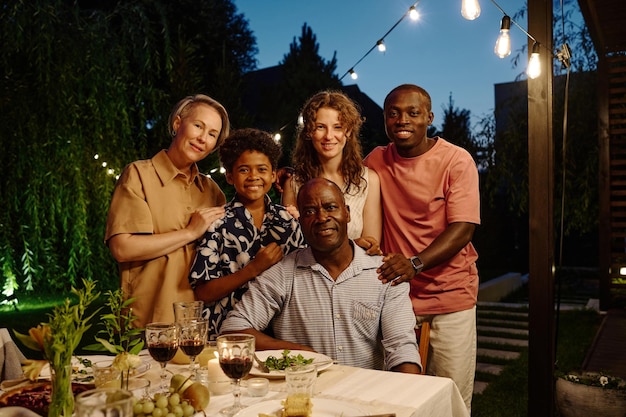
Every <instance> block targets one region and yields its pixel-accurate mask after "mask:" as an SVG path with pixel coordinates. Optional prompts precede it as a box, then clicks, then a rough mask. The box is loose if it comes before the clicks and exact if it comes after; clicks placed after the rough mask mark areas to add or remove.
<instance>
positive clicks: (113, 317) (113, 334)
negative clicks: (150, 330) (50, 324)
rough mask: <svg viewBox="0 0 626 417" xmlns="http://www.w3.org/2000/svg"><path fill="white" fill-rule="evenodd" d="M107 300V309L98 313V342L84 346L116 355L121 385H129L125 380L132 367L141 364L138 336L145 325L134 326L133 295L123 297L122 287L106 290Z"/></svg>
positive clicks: (123, 386) (115, 363)
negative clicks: (99, 325)
mask: <svg viewBox="0 0 626 417" xmlns="http://www.w3.org/2000/svg"><path fill="white" fill-rule="evenodd" d="M106 295H107V297H108V300H107V302H106V303H105V306H106V307H107V308H108V311H107V312H105V313H104V314H102V316H101V317H100V319H101V321H102V323H103V324H104V329H102V330H100V331H98V333H97V334H96V340H97V341H98V342H99V343H96V344H92V345H89V346H86V347H85V349H86V350H93V351H100V352H109V353H112V354H114V355H115V358H114V359H113V363H112V365H111V366H112V367H113V368H115V369H117V370H119V371H120V374H121V387H122V388H124V389H128V381H129V379H130V376H131V372H132V370H133V369H134V368H136V367H137V366H139V365H140V364H141V358H140V357H139V352H140V351H141V349H143V346H144V341H143V338H142V337H141V336H142V335H143V332H144V329H141V328H135V327H133V322H134V321H135V320H136V319H137V316H135V315H134V314H133V309H132V308H131V307H130V305H131V304H132V303H133V301H135V299H134V298H126V296H125V294H124V291H123V290H122V289H121V288H118V289H117V290H115V291H110V290H109V291H107V293H106Z"/></svg>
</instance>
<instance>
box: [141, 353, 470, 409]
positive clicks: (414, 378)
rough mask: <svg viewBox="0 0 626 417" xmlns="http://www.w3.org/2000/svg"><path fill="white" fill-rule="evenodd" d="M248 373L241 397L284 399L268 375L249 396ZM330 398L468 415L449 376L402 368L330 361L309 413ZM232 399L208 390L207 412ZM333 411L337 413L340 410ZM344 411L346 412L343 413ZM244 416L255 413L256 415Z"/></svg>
mask: <svg viewBox="0 0 626 417" xmlns="http://www.w3.org/2000/svg"><path fill="white" fill-rule="evenodd" d="M159 369H160V367H159V364H158V363H157V362H154V361H153V363H152V366H151V367H150V370H149V371H148V372H147V373H146V374H145V376H144V377H145V378H149V379H150V380H151V384H152V386H156V385H157V384H158V382H159ZM166 369H167V370H168V371H170V372H172V374H176V373H183V374H185V373H188V372H189V365H185V364H174V363H169V364H167V366H166ZM253 376H254V377H258V376H262V375H258V374H255V375H249V376H248V377H247V378H244V379H243V380H242V381H241V402H242V403H243V404H244V405H245V406H254V405H256V404H260V403H262V402H267V401H279V400H284V399H285V398H286V397H287V392H286V391H287V387H286V384H285V379H284V378H276V377H272V378H268V379H269V392H268V393H267V394H266V395H264V396H262V397H257V396H252V395H250V393H248V390H247V381H248V380H249V379H250V378H251V377H253ZM316 399H320V400H328V401H330V400H332V401H334V402H336V403H342V404H347V405H352V406H353V408H354V409H358V410H361V411H362V414H363V415H378V414H388V413H393V414H395V415H396V417H469V413H468V410H467V407H466V406H465V403H464V401H463V398H462V397H461V394H460V392H459V390H458V388H457V387H456V384H455V383H454V382H453V381H452V380H451V379H450V378H442V377H436V376H429V375H415V374H406V373H401V372H391V371H379V370H372V369H363V368H356V367H352V366H345V365H339V364H334V365H332V366H330V367H328V368H327V369H324V370H322V371H320V372H319V373H318V376H317V380H316V382H315V388H314V396H313V417H315V415H316V413H315V401H316ZM232 403H233V395H232V393H230V392H228V393H224V394H220V395H216V394H213V393H212V394H211V398H210V401H209V405H208V407H207V408H206V409H205V410H204V411H205V413H206V415H207V416H216V417H219V416H221V415H220V414H219V410H220V409H222V408H224V407H227V406H229V405H231V404H232ZM341 414H342V413H341V412H339V411H338V412H337V414H336V415H337V416H338V417H339V416H341ZM345 415H346V413H344V417H345ZM245 417H258V416H257V415H256V414H255V415H254V416H247V415H246V416H245Z"/></svg>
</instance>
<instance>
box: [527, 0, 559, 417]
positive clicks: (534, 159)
mask: <svg viewBox="0 0 626 417" xmlns="http://www.w3.org/2000/svg"><path fill="white" fill-rule="evenodd" d="M528 31H529V33H532V34H533V36H534V37H535V38H536V40H537V41H538V42H539V43H540V44H541V45H542V48H541V50H540V51H541V52H540V53H541V76H539V77H538V78H536V79H534V80H531V79H529V80H528V182H529V255H530V259H529V314H528V320H529V329H528V330H529V337H528V361H529V366H528V368H529V369H528V415H529V416H534V417H539V416H546V417H549V416H552V415H553V411H554V376H553V374H554V358H555V352H554V348H555V343H554V331H555V330H554V327H555V315H554V225H553V215H554V211H553V207H554V197H553V190H554V142H553V139H552V138H553V136H552V82H553V76H552V66H553V65H552V51H554V48H553V45H552V2H551V1H545V0H529V1H528ZM533 43H534V42H533V40H532V39H529V45H528V52H529V54H530V53H531V52H532V49H533Z"/></svg>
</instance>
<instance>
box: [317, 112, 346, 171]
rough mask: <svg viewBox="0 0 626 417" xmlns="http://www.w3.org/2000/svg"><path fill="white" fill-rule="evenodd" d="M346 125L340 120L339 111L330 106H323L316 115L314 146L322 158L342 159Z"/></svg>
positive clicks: (325, 159)
mask: <svg viewBox="0 0 626 417" xmlns="http://www.w3.org/2000/svg"><path fill="white" fill-rule="evenodd" d="M347 133H349V132H346V128H345V126H344V125H343V124H342V122H341V120H339V112H338V111H337V110H335V109H332V108H330V107H321V108H320V109H319V110H318V111H317V114H316V117H315V129H314V130H313V132H312V133H311V140H312V141H313V147H314V148H315V151H316V152H317V154H318V155H319V158H320V160H323V161H328V160H332V159H335V158H339V159H341V155H342V153H343V148H344V147H345V146H346V134H347Z"/></svg>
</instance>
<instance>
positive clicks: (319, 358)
mask: <svg viewBox="0 0 626 417" xmlns="http://www.w3.org/2000/svg"><path fill="white" fill-rule="evenodd" d="M256 355H257V356H258V357H259V359H261V360H262V361H264V360H265V359H267V358H268V357H270V356H275V357H277V358H282V356H283V350H282V349H280V350H258V351H256ZM297 355H302V356H303V357H304V358H305V359H311V358H313V362H312V364H313V365H315V364H316V363H321V362H324V364H323V365H322V366H320V367H318V368H317V370H318V372H319V371H323V370H324V369H328V368H330V367H331V366H333V359H332V358H330V357H328V356H326V355H322V354H321V353H315V352H309V351H307V350H292V351H290V352H289V356H297ZM250 375H254V376H262V377H265V378H284V377H285V371H276V370H272V371H270V372H269V373H267V372H263V371H262V370H261V368H259V365H258V364H257V363H256V361H255V362H254V365H252V369H251V370H250Z"/></svg>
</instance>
